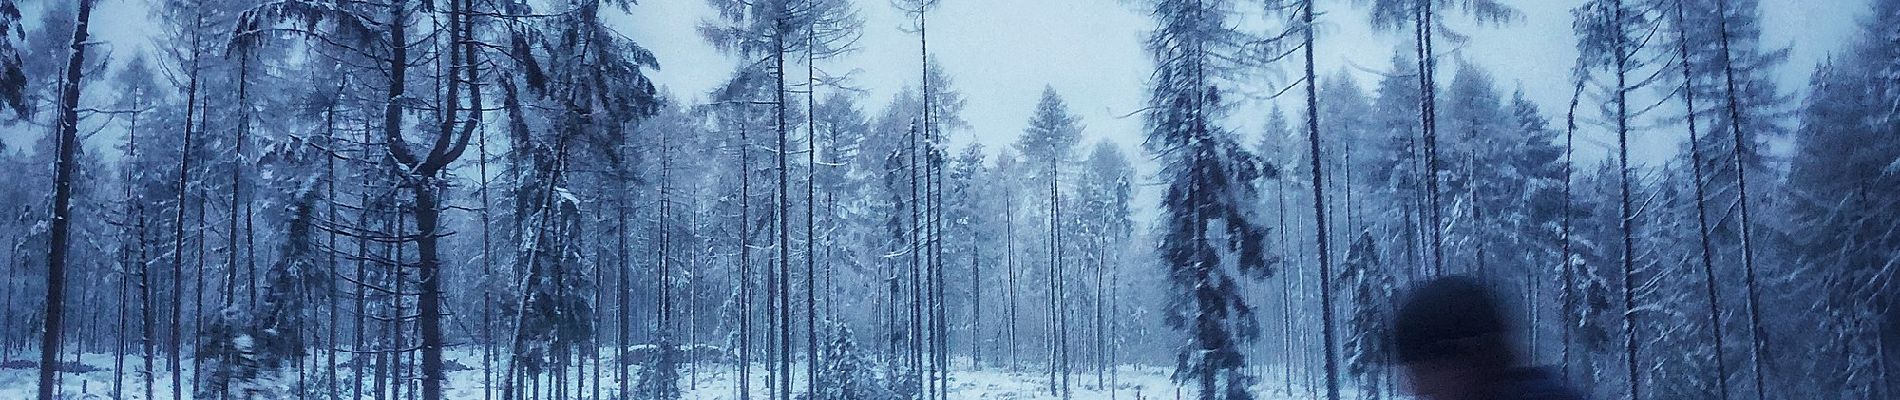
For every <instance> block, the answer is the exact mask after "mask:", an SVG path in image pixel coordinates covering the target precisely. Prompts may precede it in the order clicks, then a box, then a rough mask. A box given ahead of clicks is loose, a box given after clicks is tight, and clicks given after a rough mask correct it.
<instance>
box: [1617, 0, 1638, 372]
mask: <svg viewBox="0 0 1900 400" xmlns="http://www.w3.org/2000/svg"><path fill="white" fill-rule="evenodd" d="M1611 7H1615V17H1614V18H1615V21H1614V24H1615V26H1616V27H1617V29H1619V30H1620V29H1623V27H1624V24H1625V23H1626V22H1627V21H1628V20H1627V19H1625V18H1626V16H1625V15H1624V13H1625V12H1624V10H1623V2H1622V0H1613V1H1612V2H1611ZM1623 37H1624V35H1623V34H1622V33H1621V32H1618V33H1617V34H1616V35H1615V36H1614V38H1613V39H1612V42H1613V43H1612V44H1611V47H1612V48H1613V49H1615V51H1616V55H1615V60H1614V62H1615V63H1616V64H1615V67H1616V89H1615V91H1616V100H1615V101H1616V164H1617V174H1618V175H1619V176H1620V177H1621V179H1619V180H1618V185H1619V189H1618V198H1619V202H1620V204H1621V206H1620V207H1618V209H1619V213H1620V215H1619V217H1618V219H1617V221H1618V222H1617V225H1618V228H1620V229H1621V230H1622V232H1623V235H1622V236H1623V257H1622V262H1623V310H1624V311H1625V312H1624V313H1623V334H1624V338H1623V350H1624V352H1625V354H1624V357H1625V360H1624V361H1626V364H1628V365H1627V367H1628V372H1629V382H1628V383H1629V391H1628V393H1629V398H1630V399H1632V400H1635V399H1640V398H1642V397H1641V396H1639V395H1640V394H1641V391H1640V389H1639V388H1640V383H1641V381H1640V380H1639V379H1638V375H1639V369H1638V368H1637V367H1638V365H1637V361H1636V358H1637V357H1636V341H1637V338H1636V287H1635V286H1634V285H1635V284H1636V235H1635V224H1636V210H1635V206H1634V204H1633V203H1632V202H1631V199H1630V180H1631V179H1632V177H1631V176H1630V175H1631V170H1630V163H1629V153H1630V150H1629V131H1630V127H1629V71H1630V67H1629V57H1630V55H1629V51H1628V49H1626V48H1625V47H1627V46H1628V43H1625V42H1624V40H1623Z"/></svg>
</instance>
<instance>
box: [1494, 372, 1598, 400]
mask: <svg viewBox="0 0 1900 400" xmlns="http://www.w3.org/2000/svg"><path fill="white" fill-rule="evenodd" d="M1509 381H1510V386H1511V390H1510V393H1508V394H1507V396H1506V399H1508V400H1585V397H1584V396H1583V395H1582V394H1581V392H1578V391H1577V390H1576V389H1575V388H1572V387H1571V386H1570V385H1569V383H1567V382H1564V379H1563V378H1562V377H1560V376H1558V375H1557V374H1555V373H1551V372H1550V371H1549V370H1546V369H1540V368H1518V369H1513V370H1512V371H1511V372H1510V380H1509Z"/></svg>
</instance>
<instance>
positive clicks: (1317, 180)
mask: <svg viewBox="0 0 1900 400" xmlns="http://www.w3.org/2000/svg"><path fill="white" fill-rule="evenodd" d="M1313 7H1314V2H1313V1H1312V0H1307V1H1306V3H1305V4H1304V5H1303V6H1301V7H1300V19H1301V21H1302V22H1303V24H1304V27H1303V28H1301V29H1300V31H1301V36H1302V37H1303V38H1304V40H1305V42H1306V43H1305V46H1304V47H1305V49H1304V53H1305V54H1306V138H1307V144H1308V145H1309V146H1310V147H1309V149H1308V150H1309V151H1310V155H1309V157H1311V160H1310V161H1311V162H1312V168H1313V227H1314V235H1313V239H1314V240H1316V241H1317V243H1318V245H1319V303H1320V305H1319V308H1320V320H1321V321H1320V336H1321V340H1320V346H1321V347H1320V351H1321V352H1322V353H1323V357H1324V359H1325V368H1326V398H1327V400H1339V355H1338V354H1336V353H1334V352H1333V347H1334V343H1336V342H1337V341H1338V339H1337V335H1338V334H1337V333H1336V332H1335V329H1334V327H1333V263H1332V257H1331V255H1332V253H1331V252H1330V250H1329V249H1328V248H1327V244H1328V243H1327V242H1328V239H1329V238H1328V237H1327V236H1326V235H1327V233H1326V228H1327V226H1326V225H1327V223H1326V176H1325V168H1324V164H1325V163H1324V162H1323V161H1324V159H1323V158H1320V156H1321V154H1320V131H1319V79H1318V78H1317V77H1316V76H1315V72H1314V66H1313V45H1314V42H1313ZM1427 110H1429V108H1427ZM1427 132H1429V130H1427ZM1427 154H1431V153H1430V152H1428V153H1427Z"/></svg>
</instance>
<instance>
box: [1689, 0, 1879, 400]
mask: <svg viewBox="0 0 1900 400" xmlns="http://www.w3.org/2000/svg"><path fill="white" fill-rule="evenodd" d="M1715 4H1716V12H1715V13H1716V18H1717V20H1716V21H1717V30H1718V31H1719V32H1721V36H1722V37H1721V43H1722V82H1723V86H1724V89H1725V90H1724V92H1725V93H1727V95H1728V115H1729V133H1731V134H1732V135H1731V136H1733V137H1734V139H1735V147H1734V148H1732V149H1730V150H1732V151H1733V152H1734V154H1735V188H1736V196H1737V197H1736V198H1737V200H1738V202H1739V203H1740V205H1741V207H1740V211H1741V219H1740V220H1739V221H1737V222H1738V223H1740V224H1741V229H1739V231H1741V239H1742V272H1743V275H1744V276H1745V280H1744V282H1747V284H1748V322H1749V333H1750V334H1749V339H1750V343H1749V344H1750V346H1749V349H1750V352H1751V355H1752V357H1750V359H1752V360H1754V363H1755V368H1754V372H1755V398H1756V399H1765V398H1768V397H1767V396H1768V391H1767V388H1766V387H1765V386H1766V385H1764V383H1763V381H1762V373H1761V372H1762V371H1761V370H1762V360H1764V359H1766V358H1767V357H1768V356H1767V355H1766V350H1765V348H1766V347H1767V346H1766V344H1764V343H1763V339H1762V336H1764V330H1763V329H1762V323H1761V294H1760V293H1761V291H1760V281H1759V280H1758V279H1757V278H1756V276H1755V244H1754V234H1753V232H1752V231H1753V229H1754V225H1753V223H1754V220H1753V219H1751V218H1750V217H1751V215H1749V207H1748V160H1747V159H1746V158H1745V157H1746V154H1748V152H1747V151H1746V147H1745V146H1746V145H1747V141H1746V140H1745V139H1743V137H1742V122H1743V121H1742V110H1741V99H1740V97H1739V96H1740V95H1739V94H1738V91H1739V90H1738V89H1737V88H1736V87H1735V60H1734V59H1733V55H1734V53H1733V50H1732V49H1730V48H1729V31H1728V16H1729V14H1728V13H1729V11H1728V0H1717V1H1716V2H1715ZM1883 359H1885V358H1884V357H1883Z"/></svg>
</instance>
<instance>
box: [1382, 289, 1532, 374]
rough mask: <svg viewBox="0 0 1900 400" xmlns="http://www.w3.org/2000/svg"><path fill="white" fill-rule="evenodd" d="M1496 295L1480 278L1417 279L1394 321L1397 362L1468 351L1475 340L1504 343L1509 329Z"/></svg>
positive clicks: (1489, 343) (1478, 341)
mask: <svg viewBox="0 0 1900 400" xmlns="http://www.w3.org/2000/svg"><path fill="white" fill-rule="evenodd" d="M1500 308H1502V307H1501V304H1500V303H1499V302H1498V299H1497V297H1496V296H1495V295H1494V294H1492V292H1491V289H1489V288H1487V287H1485V285H1484V283H1483V282H1480V281H1479V280H1477V279H1475V278H1471V277H1468V276H1447V277H1442V278H1434V279H1431V280H1427V281H1425V282H1423V283H1420V284H1419V285H1418V286H1417V287H1415V288H1414V289H1413V290H1412V292H1411V293H1410V294H1408V295H1406V296H1405V301H1404V303H1401V304H1400V305H1399V310H1398V313H1397V315H1396V320H1395V321H1393V328H1392V336H1393V338H1392V339H1393V346H1394V350H1395V352H1396V353H1397V356H1398V359H1399V362H1401V363H1412V362H1417V361H1425V360H1434V359H1440V358H1444V357H1450V356H1456V355H1469V354H1471V352H1472V351H1473V350H1474V349H1471V348H1468V347H1469V346H1473V345H1483V346H1503V345H1504V344H1503V338H1502V336H1503V334H1504V333H1505V332H1508V331H1509V328H1508V327H1507V326H1506V320H1505V318H1504V311H1503V310H1501V309H1500Z"/></svg>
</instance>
